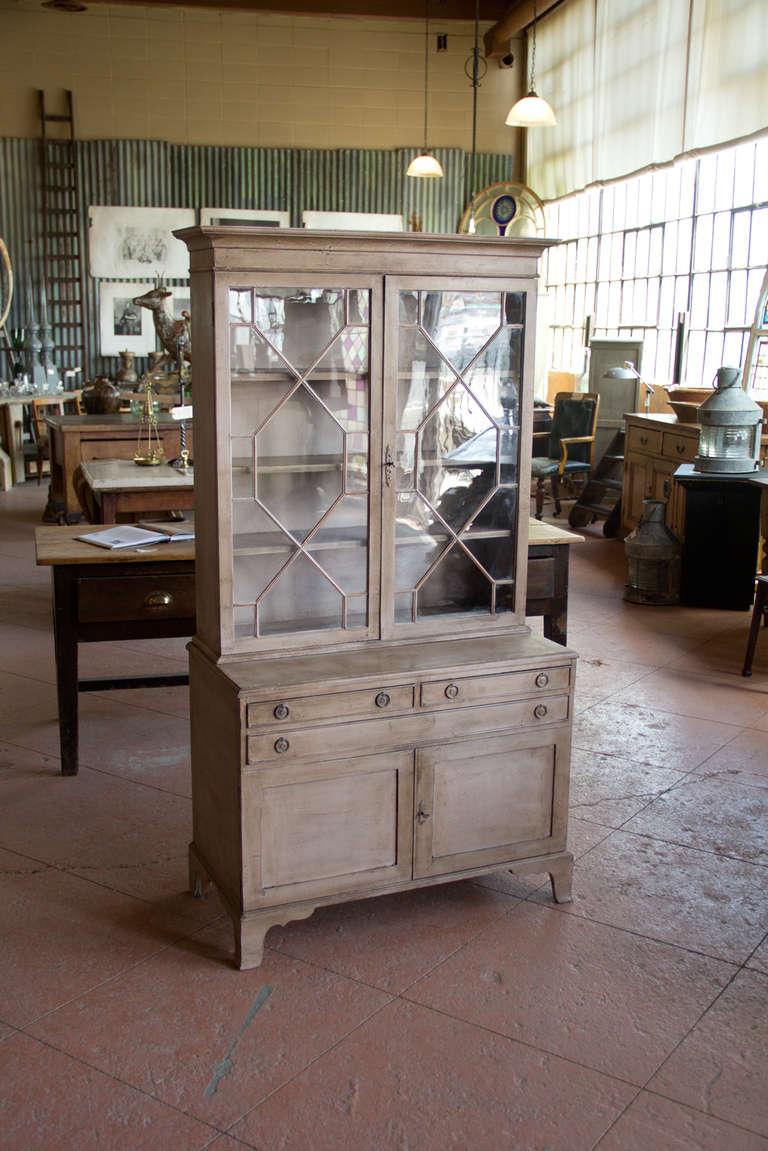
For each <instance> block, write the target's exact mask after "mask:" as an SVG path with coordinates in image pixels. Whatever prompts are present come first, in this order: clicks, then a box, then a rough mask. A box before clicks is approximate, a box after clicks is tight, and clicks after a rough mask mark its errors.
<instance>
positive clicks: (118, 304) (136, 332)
mask: <svg viewBox="0 0 768 1151" xmlns="http://www.w3.org/2000/svg"><path fill="white" fill-rule="evenodd" d="M153 287H154V284H140V283H137V282H136V280H131V281H130V283H124V284H114V283H111V284H99V327H100V332H101V354H102V356H118V355H119V354H120V352H123V351H126V350H127V351H129V352H134V353H135V354H136V355H137V356H146V355H147V354H148V353H149V352H152V351H154V349H155V325H154V323H153V322H152V313H151V312H150V311H149V310H148V309H147V308H142V307H140V306H139V304H134V302H133V300H134V297H135V296H141V295H142V294H143V293H144V292H149V291H151V290H152V288H153ZM187 295H189V293H188V291H187Z"/></svg>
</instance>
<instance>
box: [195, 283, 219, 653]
mask: <svg viewBox="0 0 768 1151" xmlns="http://www.w3.org/2000/svg"><path fill="white" fill-rule="evenodd" d="M190 283H191V296H192V305H191V306H192V313H193V315H194V317H195V333H194V341H195V351H194V356H195V359H194V376H193V382H192V388H193V402H194V431H195V439H194V455H193V462H194V472H195V559H196V564H195V567H196V575H195V582H196V589H197V590H196V617H197V624H196V627H197V634H198V635H199V636H200V637H201V639H202V640H203V643H205V645H206V646H207V647H208V648H210V650H211V651H215V652H219V651H220V650H221V643H220V638H219V637H220V631H221V620H220V618H219V582H220V572H219V530H220V526H219V511H218V495H217V491H218V488H219V486H220V485H218V484H216V483H212V482H211V477H212V476H215V475H216V474H217V473H216V426H217V419H216V408H217V405H216V357H217V349H216V347H215V340H216V333H215V328H214V317H213V311H214V309H213V294H212V292H213V287H212V277H211V274H210V273H209V272H197V273H193V275H192V277H191V280H190ZM219 362H220V363H221V362H224V363H226V361H222V360H221V358H220V356H219Z"/></svg>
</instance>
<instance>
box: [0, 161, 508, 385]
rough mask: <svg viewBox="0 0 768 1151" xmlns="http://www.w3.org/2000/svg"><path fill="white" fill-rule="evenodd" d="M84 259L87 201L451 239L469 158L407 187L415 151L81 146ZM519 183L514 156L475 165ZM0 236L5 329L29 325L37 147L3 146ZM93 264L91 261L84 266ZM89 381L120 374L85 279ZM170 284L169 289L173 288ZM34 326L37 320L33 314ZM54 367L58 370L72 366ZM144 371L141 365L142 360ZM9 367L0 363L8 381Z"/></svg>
mask: <svg viewBox="0 0 768 1151" xmlns="http://www.w3.org/2000/svg"><path fill="white" fill-rule="evenodd" d="M75 147H76V152H77V161H78V174H79V185H80V197H79V200H80V202H79V204H78V219H79V230H80V251H81V252H83V253H87V251H88V245H87V235H88V207H89V205H92V204H106V205H109V204H111V205H121V204H125V205H129V206H133V207H140V206H143V207H159V208H190V207H191V208H201V207H216V208H260V209H264V210H267V209H273V210H282V211H286V210H287V211H289V212H290V214H291V224H292V225H293V226H294V227H299V226H300V225H301V215H302V212H303V211H305V210H315V211H345V212H389V213H399V214H401V215H402V216H403V218H404V220H405V222H406V226H407V227H408V226H410V222H411V221H412V220H413V221H416V223H417V225H418V226H419V227H420V228H421V229H422V230H423V231H425V232H455V231H456V229H457V227H458V224H459V220H460V219H461V215H462V212H463V211H464V208H465V206H466V203H467V201H468V199H469V196H470V189H469V186H468V183H469V176H468V173H469V168H470V162H471V157H470V156H468V155H467V154H466V153H465V152H463V151H461V150H459V149H440V148H438V149H436V152H435V154H436V155H437V157H438V159H439V160H440V163H441V164H442V165H443V170H444V172H445V179H444V180H410V179H406V176H405V170H406V168H407V166H408V163H409V162H410V160H411V158H412V155H413V149H409V150H407V151H406V150H396V151H363V150H354V149H349V150H347V149H342V150H337V151H322V150H309V149H306V150H305V149H295V148H220V147H209V146H182V145H178V144H169V143H163V142H160V141H153V140H79V141H77V142H76V145H75ZM513 178H514V163H513V158H512V156H510V155H482V156H476V157H475V186H476V188H477V189H480V188H483V187H486V186H487V185H488V184H492V183H495V182H496V181H498V180H511V179H513ZM0 197H1V198H0V235H1V236H2V237H3V238H4V240H5V242H6V244H7V246H8V250H9V252H10V254H11V260H12V263H13V269H14V277H15V281H16V290H15V294H14V301H13V305H12V308H11V313H10V316H9V319H8V324H7V327H8V329H9V330H10V329H12V328H14V327H22V326H23V325H24V323H25V322H27V321H28V319H29V316H30V310H32V311H33V312H36V311H37V309H38V301H39V291H40V280H41V274H40V266H41V256H40V250H41V241H40V236H41V206H40V200H41V197H40V142H39V141H38V140H16V139H0ZM86 258H87V257H86ZM85 281H86V293H85V324H86V332H85V341H86V347H87V348H88V349H89V353H88V362H87V364H83V365H82V367H83V368H84V369H85V374H86V375H87V376H90V377H93V376H95V375H97V374H101V373H106V374H113V373H114V372H115V371H116V369H117V367H118V366H119V363H118V360H117V358H116V357H102V356H101V355H100V354H99V293H98V287H99V281H97V280H94V279H93V277H91V276H90V275H86V277H85ZM170 282H173V281H170ZM35 318H39V317H35ZM54 361H55V362H56V364H57V366H58V367H59V369H60V370H61V371H63V370H64V369H65V368H71V367H73V366H74V365H73V364H70V363H63V362H61V361H60V359H59V358H57V356H56V352H55V350H54ZM136 366H137V368H139V370H143V369H144V367H145V366H146V365H145V364H142V363H140V362H137V365H136ZM9 371H10V363H9V362H8V361H7V360H6V362H5V363H4V364H2V365H0V374H5V375H7V374H8V372H9Z"/></svg>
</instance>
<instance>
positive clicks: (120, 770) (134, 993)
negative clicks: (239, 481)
mask: <svg viewBox="0 0 768 1151" xmlns="http://www.w3.org/2000/svg"><path fill="white" fill-rule="evenodd" d="M43 502H44V489H38V488H37V487H36V485H34V484H28V485H25V486H24V487H21V488H17V489H15V490H14V491H12V492H8V493H5V494H2V495H0V588H1V591H2V594H1V595H0V741H2V742H0V886H1V887H2V898H0V1147H1V1148H2V1151H36V1149H44V1151H91V1149H94V1151H95V1149H98V1151H113V1149H114V1151H200V1149H202V1148H209V1147H210V1148H213V1149H215V1151H236V1149H238V1148H257V1149H258V1151H368V1149H370V1151H374V1149H375V1151H450V1149H454V1151H504V1149H508V1151H545V1149H547V1151H588V1149H592V1148H595V1149H599V1151H699V1149H702V1148H703V1149H705V1151H753V1149H754V1151H757V1149H758V1148H764V1149H768V1087H767V1086H766V1085H767V1083H768V1041H767V1039H766V1036H767V1035H768V1027H767V1026H766V1023H767V1022H768V1018H767V1017H768V1011H767V1010H766V1004H767V1002H768V939H767V937H766V932H767V931H768V899H767V898H766V895H767V894H768V831H767V830H766V818H765V817H766V808H767V807H768V633H764V634H763V635H761V637H760V642H759V645H758V658H757V660H756V663H755V674H754V676H753V677H752V678H751V679H749V680H745V679H743V678H742V677H741V675H740V674H739V672H740V668H741V662H742V658H743V653H744V647H745V641H746V633H747V627H748V622H749V620H748V616H747V614H746V613H734V612H719V611H708V610H691V609H684V608H648V607H640V606H636V605H629V604H626V603H624V602H623V600H622V582H623V548H622V545H621V543H619V542H617V541H610V540H605V539H604V538H603V537H602V535H601V534H600V532H599V525H597V526H596V527H595V528H594V529H588V532H587V535H588V539H587V541H586V542H585V543H583V544H580V545H577V546H575V547H574V548H573V552H572V563H571V600H570V629H569V632H570V634H569V638H570V642H571V643H572V645H573V647H574V648H575V649H576V650H577V651H578V652H579V654H580V657H581V658H580V663H579V670H578V675H577V703H576V717H575V730H574V743H575V751H574V757H573V783H572V793H571V794H572V811H571V839H572V846H573V850H574V851H575V853H576V855H577V857H578V858H577V865H576V874H575V898H574V902H573V903H572V904H565V905H561V906H555V905H554V904H553V903H552V900H551V897H550V893H549V884H548V882H547V881H546V877H545V876H542V877H535V878H534V879H530V880H527V881H525V882H523V881H521V880H514V879H513V878H511V877H510V876H509V875H508V874H506V873H501V874H496V875H493V876H489V877H487V878H485V879H482V880H478V881H474V882H473V881H471V880H467V881H464V882H461V883H455V884H450V885H446V886H443V887H437V888H434V889H432V890H421V891H417V892H414V893H412V894H405V895H400V896H390V897H387V898H382V899H379V900H372V901H369V902H359V903H354V904H345V905H342V906H339V907H335V908H326V909H324V910H322V911H318V912H316V913H315V915H314V916H313V917H312V918H311V919H309V920H306V921H303V922H297V923H294V924H290V925H288V926H287V927H284V928H274V929H273V930H272V931H271V932H270V934H269V935H268V937H267V952H266V958H265V962H264V964H263V966H262V967H260V968H259V969H257V970H255V971H244V972H239V971H236V970H235V969H234V967H233V965H232V961H231V956H232V933H231V930H230V928H229V926H228V922H227V921H226V919H225V918H224V916H223V914H222V909H221V906H220V904H219V903H218V901H217V898H216V896H215V894H214V895H212V896H210V897H209V898H208V899H207V900H205V901H198V900H194V899H192V898H191V896H189V895H188V894H187V893H186V891H185V884H186V846H187V841H188V839H189V838H190V799H189V791H190V787H189V758H188V740H187V720H186V691H185V689H183V688H176V689H171V690H168V691H157V690H155V691H148V690H147V691H135V692H122V693H117V692H111V693H104V694H102V695H97V694H89V695H86V696H81V699H80V711H81V769H80V774H79V775H78V776H77V777H76V778H62V777H61V776H60V775H59V773H58V769H59V764H58V759H57V754H58V744H57V722H56V695H55V676H54V668H53V655H52V637H51V625H50V595H49V580H50V573H49V572H48V570H47V569H38V568H36V567H35V564H34V557H33V543H32V537H33V531H34V528H35V526H36V525H37V523H38V522H39V517H40V513H41V510H42V505H43ZM533 625H534V628H535V630H540V621H533ZM81 651H82V660H81V664H82V670H83V673H84V674H88V673H89V672H90V673H91V674H95V673H96V669H99V671H104V670H114V671H119V672H123V673H124V672H126V671H129V670H131V669H134V668H135V669H139V668H143V667H146V665H147V663H148V662H151V663H152V664H153V665H154V666H156V667H157V666H164V667H177V666H179V665H183V663H184V661H185V652H184V642H183V641H173V642H159V641H153V642H151V643H143V644H141V643H137V644H133V645H131V644H122V645H120V646H119V647H117V646H111V645H92V646H89V647H85V648H83V649H81Z"/></svg>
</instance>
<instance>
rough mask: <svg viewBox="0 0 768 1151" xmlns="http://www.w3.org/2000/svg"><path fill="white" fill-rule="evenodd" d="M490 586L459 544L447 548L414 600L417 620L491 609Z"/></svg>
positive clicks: (488, 580)
mask: <svg viewBox="0 0 768 1151" xmlns="http://www.w3.org/2000/svg"><path fill="white" fill-rule="evenodd" d="M492 588H493V584H492V583H491V580H490V579H488V577H487V576H486V575H484V574H483V572H481V571H480V569H479V568H478V567H476V566H475V564H474V563H473V562H472V560H471V559H470V557H469V556H468V555H467V553H466V552H465V551H464V549H463V548H460V547H459V546H458V545H456V546H454V547H452V548H451V549H449V551H448V552H446V554H445V555H444V556H443V557H442V558H441V560H440V562H439V563H438V565H437V567H436V568H435V570H434V571H433V572H432V573H431V574H430V575H429V577H428V578H427V579H426V580H425V581H424V584H423V585H422V587H421V588H420V590H419V594H418V597H417V605H418V606H417V611H418V615H419V618H421V617H423V616H433V615H458V614H462V615H464V614H466V613H467V612H477V611H482V612H485V613H488V612H490V610H491V595H492Z"/></svg>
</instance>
